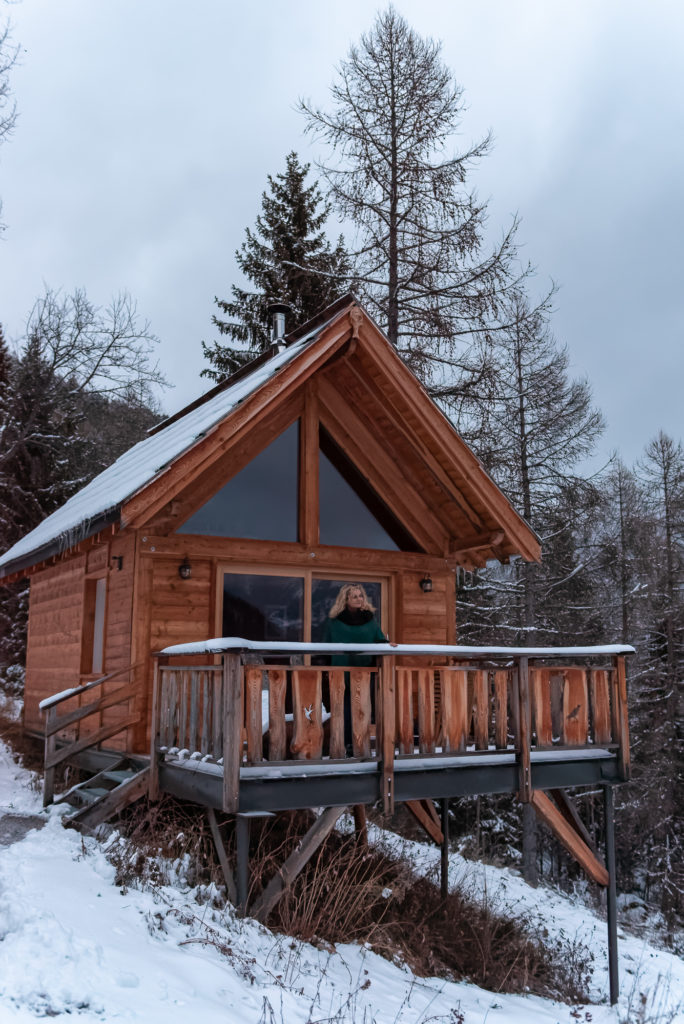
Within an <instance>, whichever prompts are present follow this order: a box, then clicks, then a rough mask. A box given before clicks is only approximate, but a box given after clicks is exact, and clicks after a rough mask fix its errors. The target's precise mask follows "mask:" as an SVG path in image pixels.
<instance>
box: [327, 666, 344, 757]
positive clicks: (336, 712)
mask: <svg viewBox="0 0 684 1024" xmlns="http://www.w3.org/2000/svg"><path fill="white" fill-rule="evenodd" d="M328 680H329V684H330V756H331V757H333V758H339V757H344V755H345V741H344V689H345V682H344V671H343V669H338V668H334V669H330V671H329V672H328Z"/></svg>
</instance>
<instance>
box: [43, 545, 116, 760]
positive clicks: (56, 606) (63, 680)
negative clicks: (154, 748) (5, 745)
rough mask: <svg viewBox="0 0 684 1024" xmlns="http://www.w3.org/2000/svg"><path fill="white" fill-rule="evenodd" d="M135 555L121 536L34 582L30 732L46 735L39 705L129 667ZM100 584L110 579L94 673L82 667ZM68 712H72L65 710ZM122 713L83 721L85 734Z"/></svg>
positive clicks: (55, 567)
mask: <svg viewBox="0 0 684 1024" xmlns="http://www.w3.org/2000/svg"><path fill="white" fill-rule="evenodd" d="M133 551H134V541H133V538H132V537H130V536H125V535H119V536H117V537H115V538H113V539H112V540H111V542H108V543H105V544H97V545H95V546H94V547H91V548H88V549H87V550H86V551H84V552H81V553H79V554H77V555H75V556H73V557H71V558H67V559H65V560H64V561H60V562H58V563H57V564H55V565H52V566H49V567H48V568H46V569H43V570H40V571H39V572H37V573H36V574H35V575H34V576H33V577H32V578H31V587H30V596H29V630H28V641H27V649H26V688H25V708H24V725H25V727H26V728H27V729H30V730H31V731H38V732H42V730H43V728H44V725H45V722H44V719H43V716H42V714H41V712H40V710H39V707H38V705H39V704H40V702H41V701H42V700H44V699H45V698H46V697H50V696H52V695H53V694H55V693H59V692H60V691H61V690H66V689H70V688H71V687H75V686H78V685H80V684H81V683H84V682H87V681H88V680H89V679H93V678H97V676H98V675H103V674H105V673H109V672H115V671H117V670H118V669H122V668H126V666H127V665H129V664H130V662H131V620H132V606H133V579H134V559H133ZM118 559H121V562H120V563H119V561H118ZM119 564H120V565H121V568H120V569H119V568H118V565H119ZM98 579H104V580H106V599H105V608H104V622H103V651H102V669H101V670H100V671H98V672H92V671H89V667H88V666H87V665H86V664H84V657H87V651H86V646H87V644H88V636H87V633H88V629H89V619H90V627H92V612H93V608H92V600H91V595H90V591H89V585H90V586H92V584H93V583H94V582H95V581H97V580H98ZM90 642H91V643H92V638H91V641H90ZM106 685H107V684H105V691H103V692H106ZM111 685H112V686H114V685H116V684H111ZM65 710H71V709H70V707H69V706H68V705H67V706H65ZM124 713H125V710H124V709H119V708H110V709H108V710H105V711H104V712H103V713H102V715H101V716H100V715H93V716H92V717H91V718H90V719H88V720H87V721H86V722H84V724H83V726H82V733H83V734H85V732H86V731H93V730H95V729H97V728H99V727H100V726H101V725H107V724H110V723H113V722H114V721H115V720H116V717H117V716H119V717H121V716H122V715H123V714H124ZM129 739H130V738H129V737H124V736H122V737H121V738H119V740H118V743H117V740H116V739H114V740H112V746H114V747H116V746H120V747H122V746H125V745H126V744H127V742H129Z"/></svg>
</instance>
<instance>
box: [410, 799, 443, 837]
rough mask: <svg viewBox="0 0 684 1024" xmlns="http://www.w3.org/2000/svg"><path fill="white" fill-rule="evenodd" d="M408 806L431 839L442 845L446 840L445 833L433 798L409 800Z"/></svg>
mask: <svg viewBox="0 0 684 1024" xmlns="http://www.w3.org/2000/svg"><path fill="white" fill-rule="evenodd" d="M406 807H407V808H408V809H409V811H410V812H411V814H412V815H413V817H414V818H415V819H416V821H417V822H418V824H419V825H420V826H421V827H422V828H423V829H424V830H425V831H426V832H427V834H428V836H429V837H430V839H432V840H433V842H435V843H437V845H438V846H441V845H442V843H443V842H444V835H443V833H442V826H441V823H440V820H439V815H438V814H437V811H436V810H435V805H434V804H433V802H432V800H407V801H406Z"/></svg>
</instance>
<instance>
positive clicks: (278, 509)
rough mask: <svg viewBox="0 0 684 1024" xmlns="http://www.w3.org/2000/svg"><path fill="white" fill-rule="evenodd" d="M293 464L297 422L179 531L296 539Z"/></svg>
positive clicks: (295, 464) (296, 460) (296, 453)
mask: <svg viewBox="0 0 684 1024" xmlns="http://www.w3.org/2000/svg"><path fill="white" fill-rule="evenodd" d="M298 464H299V421H298V420H297V421H296V422H295V423H293V424H292V426H290V427H288V428H287V430H285V431H283V433H282V434H280V436H279V437H277V438H276V439H275V441H272V442H271V444H269V445H268V446H267V447H266V448H264V449H263V451H261V452H260V453H259V454H258V455H257V456H256V457H255V458H254V459H252V461H251V462H249V463H248V464H247V465H246V466H245V467H244V469H242V470H240V472H239V473H237V474H236V475H235V476H234V477H233V478H232V479H231V480H229V481H228V483H227V484H225V486H224V487H222V488H221V490H220V491H218V492H217V493H216V494H215V495H214V496H213V498H210V499H209V501H207V502H206V503H205V504H204V505H202V507H201V508H199V509H198V510H197V511H196V512H195V513H194V514H193V515H191V516H190V518H189V519H188V520H187V521H186V522H185V523H184V524H183V526H181V527H180V528H179V530H178V533H196V534H205V535H206V534H208V535H210V536H212V537H247V538H250V539H253V540H281V541H296V540H297V539H298V490H299V488H298V472H297V467H298Z"/></svg>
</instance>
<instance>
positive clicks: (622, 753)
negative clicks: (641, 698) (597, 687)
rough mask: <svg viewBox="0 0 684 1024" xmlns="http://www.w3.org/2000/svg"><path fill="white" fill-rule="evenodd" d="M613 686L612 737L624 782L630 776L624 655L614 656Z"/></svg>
mask: <svg viewBox="0 0 684 1024" xmlns="http://www.w3.org/2000/svg"><path fill="white" fill-rule="evenodd" d="M615 676H616V681H615V686H614V688H613V698H614V700H615V701H616V715H615V720H616V724H617V730H618V734H617V736H614V737H613V739H614V740H616V741H617V742H618V743H619V748H618V768H619V771H620V778H621V779H623V780H624V781H625V782H626V781H627V779H629V777H630V758H629V719H628V717H627V675H626V672H625V656H624V654H618V655H617V656H616V658H615Z"/></svg>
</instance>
